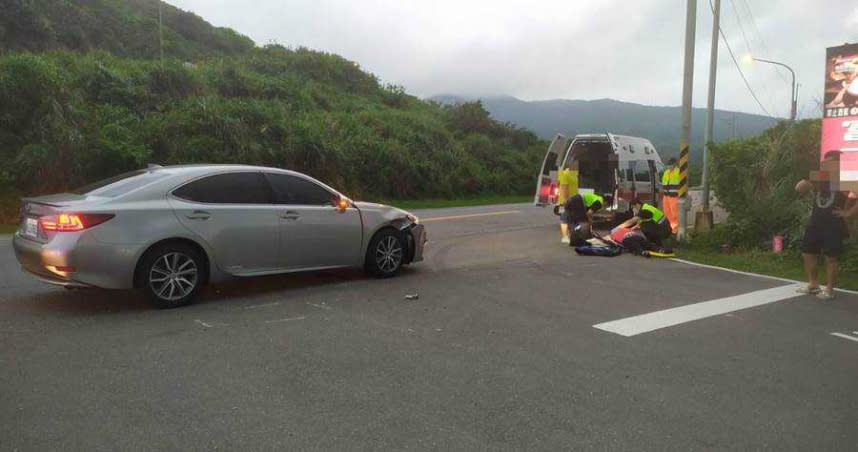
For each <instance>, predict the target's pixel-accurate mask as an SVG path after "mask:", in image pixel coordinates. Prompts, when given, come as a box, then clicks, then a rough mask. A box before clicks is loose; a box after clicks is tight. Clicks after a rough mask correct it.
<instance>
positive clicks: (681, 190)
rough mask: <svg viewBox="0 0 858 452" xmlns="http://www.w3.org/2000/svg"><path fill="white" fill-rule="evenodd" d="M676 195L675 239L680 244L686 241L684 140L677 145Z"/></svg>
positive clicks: (686, 204)
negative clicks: (676, 226)
mask: <svg viewBox="0 0 858 452" xmlns="http://www.w3.org/2000/svg"><path fill="white" fill-rule="evenodd" d="M676 193H677V195H678V197H679V199H678V202H677V203H676V204H677V207H678V208H679V212H677V214H678V215H677V216H678V217H679V218H678V220H679V228H678V229H679V230H678V231H677V234H676V238H677V239H678V240H679V241H681V242H682V241H685V240H686V231H687V228H688V211H687V208H688V207H687V206H688V196H687V194H688V141H685V140H683V141H681V142H680V144H679V187H677V190H676Z"/></svg>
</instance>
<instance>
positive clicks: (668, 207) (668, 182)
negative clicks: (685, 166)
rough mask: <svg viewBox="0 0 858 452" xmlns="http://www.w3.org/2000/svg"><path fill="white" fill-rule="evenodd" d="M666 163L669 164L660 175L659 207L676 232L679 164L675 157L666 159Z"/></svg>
mask: <svg viewBox="0 0 858 452" xmlns="http://www.w3.org/2000/svg"><path fill="white" fill-rule="evenodd" d="M667 164H668V165H670V166H668V168H667V169H665V170H664V173H662V175H661V190H662V196H661V207H662V208H663V209H664V214H665V215H667V221H668V222H670V230H671V232H672V233H674V234H676V231H677V230H679V166H677V165H676V159H675V158H671V159H670V160H668V161H667Z"/></svg>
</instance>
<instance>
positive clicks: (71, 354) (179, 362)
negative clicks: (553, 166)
mask: <svg viewBox="0 0 858 452" xmlns="http://www.w3.org/2000/svg"><path fill="white" fill-rule="evenodd" d="M504 212H505V213H504ZM483 213H494V214H493V215H485V216H471V217H464V218H446V219H444V218H443V217H451V216H452V217H456V216H459V215H473V214H483ZM419 214H420V215H421V217H422V218H423V219H424V220H425V222H426V225H427V228H428V230H429V232H430V238H431V243H430V245H429V247H428V249H427V253H426V257H427V259H426V261H425V262H423V263H420V264H418V265H415V266H413V267H411V268H408V269H407V270H406V271H405V272H404V273H403V274H402V275H401V277H399V278H394V279H389V280H375V279H368V278H365V277H364V276H363V275H362V273H361V272H359V271H336V272H325V273H319V274H313V275H291V276H277V277H267V278H261V279H253V280H246V281H238V282H233V283H229V284H224V285H221V286H218V287H214V288H211V289H210V290H208V291H207V293H206V294H205V295H204V297H203V298H202V299H201V300H200V301H199V302H198V303H197V304H195V305H192V306H190V307H187V308H183V309H178V310H170V311H159V310H152V309H149V308H148V306H147V305H146V303H145V301H144V300H143V298H142V297H141V296H140V295H138V294H136V293H134V292H100V291H80V292H68V291H65V290H63V289H55V288H51V287H46V286H43V285H41V284H39V283H37V282H35V281H34V280H32V279H31V278H29V277H28V276H27V275H25V274H22V273H21V272H20V271H19V270H18V268H17V264H16V263H15V259H14V256H13V254H12V250H11V245H10V243H9V241H8V240H6V239H0V272H2V273H0V449H2V450H32V451H43V450H62V451H72V450H81V451H96V450H176V451H187V450H445V451H446V450H466V451H474V450H492V451H497V450H501V451H502V450H547V451H556V450H588V449H590V450H653V451H663V450H677V451H688V450H777V451H786V450H796V451H807V450H855V449H856V447H858V428H856V426H858V342H855V341H853V340H849V339H846V338H843V337H837V336H833V335H832V334H831V333H834V332H838V333H840V334H843V335H845V336H847V337H851V336H858V333H855V334H853V333H852V332H853V331H856V330H858V297H856V296H854V295H848V294H840V295H839V297H838V299H836V300H834V301H830V302H823V301H819V300H817V299H816V298H812V297H794V298H787V299H784V300H782V301H777V302H773V303H768V304H764V305H761V306H757V307H752V308H749V309H744V310H735V311H732V312H727V313H721V314H717V315H711V316H708V317H706V318H702V319H700V320H696V321H688V322H681V321H677V324H675V325H673V326H668V327H665V328H661V329H655V330H654V331H649V332H645V333H643V334H637V335H633V336H623V335H620V334H615V333H612V332H609V331H603V330H601V329H598V328H594V325H600V324H603V323H605V322H611V321H615V320H619V319H625V318H628V317H632V316H637V315H641V314H647V313H653V312H659V311H662V310H666V309H671V308H676V307H680V306H685V307H687V309H689V311H694V312H696V313H698V314H699V313H700V312H703V308H702V307H701V308H700V309H698V306H703V305H697V304H696V303H700V302H704V301H708V300H716V299H718V300H720V299H722V298H725V297H734V298H727V300H726V301H718V302H714V304H707V305H705V306H708V308H707V309H710V308H712V307H713V305H714V307H715V309H716V311H717V309H718V308H719V307H723V306H726V305H727V304H728V303H732V302H733V301H735V300H751V301H753V300H756V299H757V298H755V297H757V295H754V294H758V293H760V292H759V291H765V289H770V288H777V287H783V286H785V285H787V284H786V283H784V282H781V281H775V280H769V279H762V278H756V277H750V276H745V275H739V274H735V273H728V272H723V271H719V270H712V269H706V268H700V267H695V266H691V265H687V264H683V263H679V262H674V261H669V260H645V259H642V258H636V257H633V256H622V257H618V258H596V257H589V258H588V257H580V256H575V255H574V254H573V253H572V252H571V251H570V249H569V248H568V247H564V246H561V245H560V243H559V239H558V232H557V226H556V220H555V217H554V216H553V215H551V213H550V212H549V211H547V210H543V209H539V208H534V207H530V206H526V205H510V206H492V207H479V208H462V209H444V210H435V211H422V212H419ZM438 217H442V218H441V219H437V218H438ZM433 218H436V219H435V220H433ZM413 293H417V294H419V299H417V300H406V299H405V298H404V296H405V295H406V294H413ZM749 293H750V294H751V295H743V294H749ZM765 293H768V292H765ZM736 297H738V298H736ZM729 300H733V301H729ZM685 309H686V308H681V309H679V311H682V314H677V315H678V316H679V317H682V316H683V315H686V314H687V313H686V312H685V311H684V310H685ZM669 312H675V311H669ZM707 312H708V311H707ZM668 317H670V316H668V315H663V316H662V315H661V314H658V315H656V318H655V319H649V320H647V321H649V322H655V323H656V324H657V323H658V322H661V321H663V320H664V319H665V318H668ZM675 317H676V316H674V317H670V318H673V319H674V320H676V318H679V317H676V318H675ZM680 320H681V319H680ZM624 322H625V321H624ZM624 322H620V323H624ZM641 322H644V320H640V321H638V320H636V319H632V320H629V321H628V324H629V325H632V326H639V325H640V324H641Z"/></svg>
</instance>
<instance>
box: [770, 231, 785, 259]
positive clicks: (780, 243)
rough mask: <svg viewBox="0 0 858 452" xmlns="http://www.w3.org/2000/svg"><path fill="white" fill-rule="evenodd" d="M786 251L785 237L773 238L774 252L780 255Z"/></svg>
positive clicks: (777, 236)
mask: <svg viewBox="0 0 858 452" xmlns="http://www.w3.org/2000/svg"><path fill="white" fill-rule="evenodd" d="M783 250H784V236H782V235H776V236H774V237H773V238H772V251H774V252H775V254H779V253H781V252H782V251H783Z"/></svg>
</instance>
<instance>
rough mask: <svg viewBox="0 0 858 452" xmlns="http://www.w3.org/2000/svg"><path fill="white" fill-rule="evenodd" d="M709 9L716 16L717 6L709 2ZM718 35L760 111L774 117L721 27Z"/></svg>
mask: <svg viewBox="0 0 858 452" xmlns="http://www.w3.org/2000/svg"><path fill="white" fill-rule="evenodd" d="M709 8H711V9H712V14H715V6H714V5H713V4H712V0H709ZM718 33H719V34H720V35H721V39H722V40H723V41H724V45H725V46H726V47H727V51H728V52H730V58H732V59H733V64H734V65H735V66H736V70H738V71H739V75H740V76H741V77H742V81H743V82H745V86H746V87H747V88H748V92H750V93H751V97H753V98H754V100H755V101H756V102H757V105H759V106H760V109H761V110H763V112H765V113H766V116H768V117H772V114H771V113H769V111H768V110H766V107H764V106H763V103H762V102H760V99H759V98H758V97H757V93H755V92H754V89H753V88H751V84H750V83H748V79H747V78H745V73H744V72H742V67H741V66H739V61H738V60H737V59H736V54H735V53H733V48H732V47H730V42H729V41H728V40H727V35H725V34H724V30H723V29H722V28H721V27H720V26H719V27H718Z"/></svg>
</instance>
